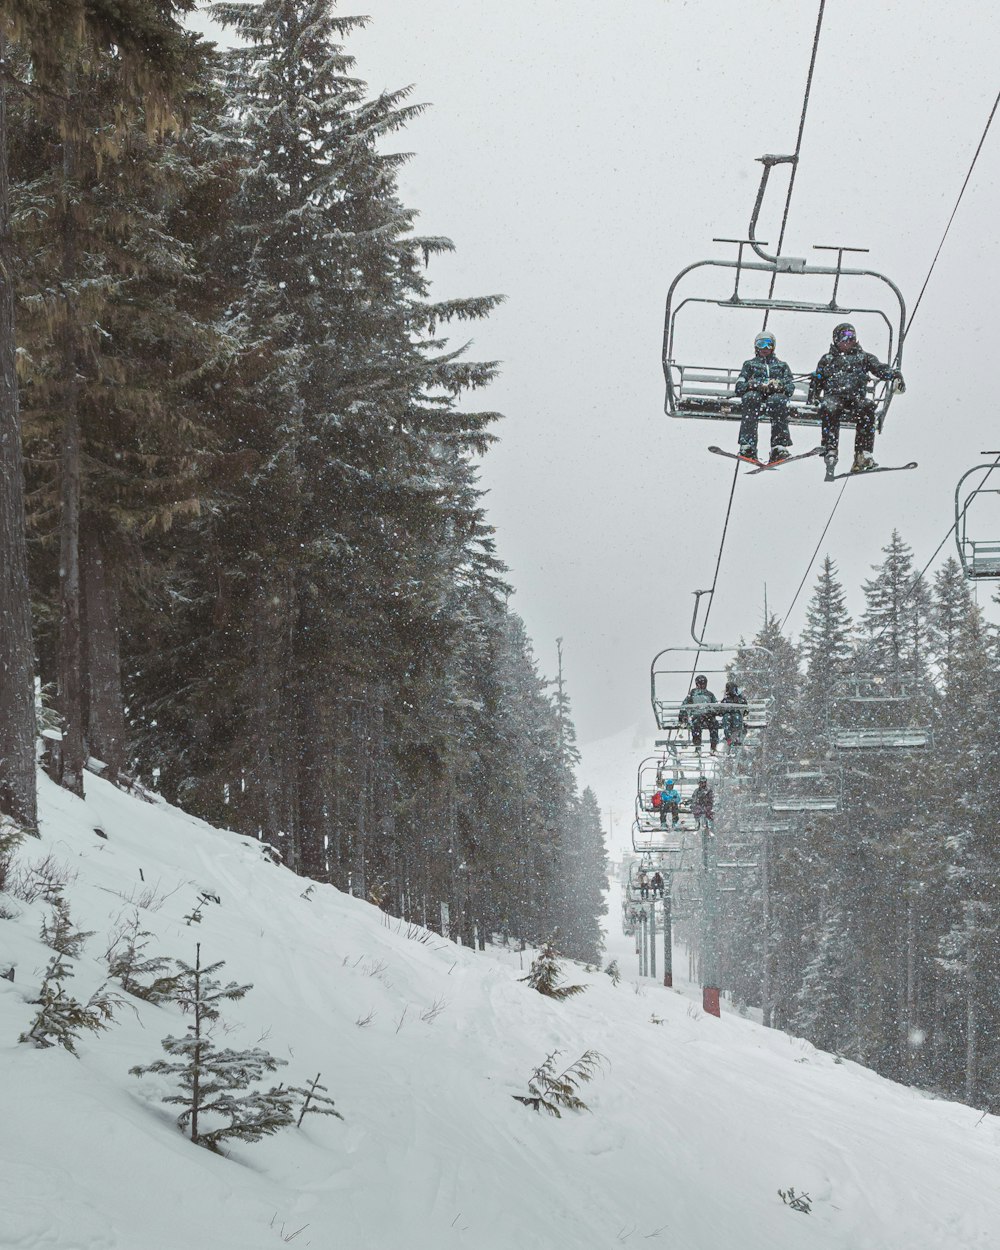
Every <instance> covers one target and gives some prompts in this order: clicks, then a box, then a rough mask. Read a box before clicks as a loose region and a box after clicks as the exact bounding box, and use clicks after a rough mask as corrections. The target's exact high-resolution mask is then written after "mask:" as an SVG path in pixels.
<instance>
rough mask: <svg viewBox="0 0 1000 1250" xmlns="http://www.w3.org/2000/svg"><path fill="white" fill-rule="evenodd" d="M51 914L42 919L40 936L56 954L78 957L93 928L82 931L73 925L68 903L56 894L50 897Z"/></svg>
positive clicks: (72, 957)
mask: <svg viewBox="0 0 1000 1250" xmlns="http://www.w3.org/2000/svg"><path fill="white" fill-rule="evenodd" d="M51 906H52V915H51V916H50V917H49V919H47V920H43V921H42V930H41V934H40V937H41V939H42V941H43V942H44V943H45V945H46V946H51V947H52V949H53V950H54V951H55V952H56V953H57V954H58V955H65V956H66V958H67V959H79V958H80V955H81V954H82V953H83V944H84V942H86V940H87V938H89V937H93V936H94V930H93V929H90V930H89V931H87V932H84V930H83V929H77V928H74V926H73V920H72V918H71V916H70V914H69V903H67V902H66V900H65V899H64V898H63V897H62V895H60V894H57V895H55V897H54V898H53V899H52V903H51Z"/></svg>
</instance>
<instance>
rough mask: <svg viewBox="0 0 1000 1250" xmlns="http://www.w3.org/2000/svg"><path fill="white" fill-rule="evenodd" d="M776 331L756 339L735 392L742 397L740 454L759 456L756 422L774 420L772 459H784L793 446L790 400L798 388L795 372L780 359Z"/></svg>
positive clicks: (752, 456)
mask: <svg viewBox="0 0 1000 1250" xmlns="http://www.w3.org/2000/svg"><path fill="white" fill-rule="evenodd" d="M776 346H777V342H776V340H775V337H774V335H773V334H771V333H770V332H769V331H767V330H764V331H762V332H761V333H760V334H758V335H757V337H756V338H755V339H754V341H753V352H754V354H753V359H752V360H745V361H744V362H743V368H742V369H741V370H740V376H739V377H738V378H737V379H736V387H735V390H736V394H737V395H738V396H739V397H740V399H741V400H742V404H741V408H742V412H743V420H742V421H741V422H740V455H741V456H749V457H750V459H751V460H756V459H757V423H758V421H760V420H761V418H763V419H764V420H765V421H770V423H771V459H770V463H771V464H773V463H774V462H775V461H776V460H785V459H787V457H788V449H789V447H791V445H792V436H791V434H790V433H789V430H788V401H789V399H790V398H791V397H792V394H793V392H794V391H795V382H794V380H793V378H792V371H791V369H789V367H788V365H786V364H785V362H784V361H783V360H779V359H778V358H777V357H776V356H775V354H774V349H775V347H776Z"/></svg>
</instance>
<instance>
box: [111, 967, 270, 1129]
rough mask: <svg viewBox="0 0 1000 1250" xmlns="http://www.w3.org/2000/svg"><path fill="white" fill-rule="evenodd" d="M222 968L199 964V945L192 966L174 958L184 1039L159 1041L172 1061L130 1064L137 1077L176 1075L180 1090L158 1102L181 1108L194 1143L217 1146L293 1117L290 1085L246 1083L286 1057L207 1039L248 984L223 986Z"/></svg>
mask: <svg viewBox="0 0 1000 1250" xmlns="http://www.w3.org/2000/svg"><path fill="white" fill-rule="evenodd" d="M223 966H224V961H222V960H220V961H219V962H217V963H214V964H209V965H208V967H202V964H201V945H200V944H199V945H198V946H197V947H196V954H195V962H194V964H193V965H191V964H186V963H183V962H182V961H180V960H178V961H177V968H178V972H177V975H176V977H175V979H174V987H173V991H172V994H171V998H172V999H173V1001H174V1002H176V1003H177V1004H178V1005H179V1006H180V1008H181V1010H182V1011H184V1012H185V1013H186V1014H188V1015H189V1016H190V1018H191V1020H190V1023H189V1024H188V1027H187V1032H186V1034H185V1036H184V1037H180V1038H178V1037H165V1038H164V1039H163V1041H162V1043H161V1045H162V1046H163V1049H164V1050H165V1051H166V1052H167V1055H168V1056H169V1058H167V1059H157V1060H155V1061H154V1062H153V1063H148V1064H139V1065H137V1066H135V1067H133V1068H130V1069H129V1071H130V1072H131V1073H132V1074H133V1075H134V1076H145V1075H147V1074H150V1073H152V1074H155V1075H162V1076H170V1077H175V1078H176V1084H177V1086H179V1089H178V1092H177V1093H173V1094H164V1095H163V1101H164V1102H166V1103H169V1104H172V1105H174V1106H179V1107H181V1108H183V1109H182V1111H181V1113H180V1115H179V1116H178V1117H177V1123H178V1126H179V1127H180V1128H181V1129H184V1130H186V1131H187V1132H188V1133H189V1136H190V1138H191V1141H193V1142H196V1143H197V1144H198V1145H200V1146H205V1147H206V1148H207V1149H209V1150H215V1151H217V1150H218V1149H219V1145H220V1143H221V1142H224V1141H228V1140H230V1139H233V1140H237V1141H258V1140H259V1139H260V1138H261V1137H266V1136H269V1135H270V1134H272V1133H276V1132H277V1131H278V1130H279V1129H282V1128H285V1127H287V1126H288V1125H289V1124H291V1123H292V1122H293V1120H294V1118H295V1116H294V1111H293V1104H294V1094H293V1092H292V1091H291V1090H288V1089H282V1088H281V1087H275V1086H272V1087H271V1088H270V1089H267V1090H262V1089H254V1088H251V1086H253V1085H255V1083H256V1082H258V1081H260V1080H262V1079H263V1077H264V1076H265V1075H266V1074H267V1073H269V1072H274V1071H275V1070H276V1069H277V1068H278V1067H279V1065H283V1064H284V1063H285V1062H286V1061H285V1060H284V1059H276V1058H275V1057H274V1056H273V1055H270V1054H268V1053H267V1051H265V1050H262V1049H261V1048H260V1047H256V1046H255V1047H253V1048H252V1049H250V1050H242V1051H238V1050H231V1049H220V1048H219V1047H217V1046H216V1045H215V1042H214V1041H213V1040H212V1036H211V1031H212V1025H213V1024H214V1023H215V1022H216V1021H218V1020H219V1019H220V1016H221V1011H220V1007H221V1004H222V1003H224V1002H235V1001H237V1000H238V999H241V998H243V996H244V995H245V994H246V993H247V992H248V991H249V990H250V989H251V988H252V986H250V985H238V984H237V983H236V982H235V981H230V982H229V984H228V985H225V986H223V985H222V983H221V982H220V981H219V980H217V979H216V977H215V973H217V972H218V971H219V969H220V968H222V967H223Z"/></svg>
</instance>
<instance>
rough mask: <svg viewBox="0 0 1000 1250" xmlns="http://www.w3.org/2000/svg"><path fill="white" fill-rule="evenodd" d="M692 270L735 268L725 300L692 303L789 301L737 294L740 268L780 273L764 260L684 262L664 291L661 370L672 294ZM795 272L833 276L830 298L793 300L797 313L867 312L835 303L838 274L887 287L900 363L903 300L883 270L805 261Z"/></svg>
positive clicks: (778, 305)
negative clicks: (893, 310) (895, 322)
mask: <svg viewBox="0 0 1000 1250" xmlns="http://www.w3.org/2000/svg"><path fill="white" fill-rule="evenodd" d="M696 269H735V270H736V271H737V272H736V285H735V286H734V289H733V294H732V295H731V296H730V297H729V299H728V300H720V299H711V300H710V299H704V298H701V299H698V298H694V297H689V298H692V299H693V302H698V303H706V304H708V303H711V304H719V305H724V304H728V305H732V306H733V307H737V308H739V307H746V308H764V309H773V310H775V311H779V312H780V311H782V310H783V307H784V306H785V305H789V301H787V300H780V299H774V298H771V297H768V299H766V300H765V299H756V300H743V299H741V298H740V296H739V275H740V273H741V272H742V271H743V270H744V269H750V270H753V271H755V272H757V273H772V274H773V273H778V272H781V271H780V270H778V269H777V268H776V266H775V265H774V264H773V263H771V262H767V263H764V262H761V261H744V260H742V259H737V260H714V259H713V260H697V261H695V262H694V263H693V264H690V265H687V266H686V267H685V268H684V269H682V270H681V271H680V273H679V274H677V276H676V277H675V278H674V280H673V282H671V284H670V287H669V289H668V291H667V304H666V309H665V312H664V318H663V364H664V370H666V367H667V364H668V362H669V361H670V360H672V359H673V337H674V335H673V330H674V315H675V313H674V308H673V304H674V293H675V291H676V289H677V287H678V285H679V284H680V282H681V281H682V280H683V279H684V278H686V277H687V276H688V275H689V274H690V273H693V272H694V271H695V270H696ZM795 273H796V274H797V275H802V276H819V277H832V278H834V279H835V288H834V299H832V300H830V301H827V302H826V303H819V302H811V301H803V302H796V303H795V304H794V305H793V306H792V305H790V308H791V310H792V311H797V312H815V313H833V314H836V313H844V314H846V313H851V312H856V311H868V310H865V309H855V308H851V307H844V306H842V305H839V304H838V303H837V302H836V298H835V297H836V286H837V285H839V281H840V278H841V277H852V278H874V279H876V280H877V281H879V282H882V283H884V284H885V285H886V286H887V287H888V288H889V290H890V291H892V293H893V295H894V296H895V297H896V303H897V305H898V309H899V345H898V347H897V348H896V352H895V356H894V359H895V363H896V365H897V366H898V365H899V364H900V362H901V361H902V353H903V340H904V339H905V337H906V302H905V301H904V299H903V293H902V291H900V289H899V287H898V286H897V285H896V284H895V282H893V281H892V279H891V278H888V277H886V275H885V274H884V273H879V272H878V270H876V269H845V268H843V267H840V266H833V265H808V264H807V265H805V266H804V267H803V268H802V269H798V270H795ZM684 302H685V303H686V302H688V300H685V301H684ZM678 311H679V310H678ZM872 311H877V310H872ZM882 316H883V317H884V319H885V320H886V321H888V318H887V317H885V314H884V313H883V314H882Z"/></svg>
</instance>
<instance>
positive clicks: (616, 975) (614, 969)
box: [604, 959, 622, 985]
mask: <svg viewBox="0 0 1000 1250" xmlns="http://www.w3.org/2000/svg"><path fill="white" fill-rule="evenodd" d="M604 972H605V974H606V975H607V976H609V977H610V978H611V984H612V985H617V984H618V982H619V981H620V980H621V979H622V973H621V969H620V968H619V967H618V960H617V959H612V961H611V962H610V963H609V964H608V966H607V967H606V968H605V969H604Z"/></svg>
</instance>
